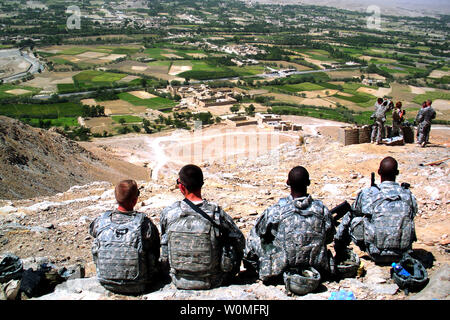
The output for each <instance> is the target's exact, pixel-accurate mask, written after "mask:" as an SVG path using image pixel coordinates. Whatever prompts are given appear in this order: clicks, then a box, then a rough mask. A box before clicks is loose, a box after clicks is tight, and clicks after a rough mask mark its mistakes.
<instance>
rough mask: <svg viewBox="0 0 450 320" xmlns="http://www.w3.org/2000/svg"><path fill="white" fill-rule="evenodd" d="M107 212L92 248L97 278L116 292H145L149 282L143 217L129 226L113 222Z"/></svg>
mask: <svg viewBox="0 0 450 320" xmlns="http://www.w3.org/2000/svg"><path fill="white" fill-rule="evenodd" d="M111 215H112V212H111V211H108V212H105V213H104V214H103V216H102V217H101V218H100V219H99V221H98V233H97V237H96V238H95V240H94V243H93V246H92V255H93V257H94V262H95V265H96V269H97V277H98V279H99V281H100V283H101V284H102V285H104V286H105V287H107V289H109V290H112V291H115V292H123V293H137V292H140V291H143V290H144V288H145V285H146V281H147V267H146V264H145V263H146V261H145V260H146V256H145V254H144V252H143V244H142V224H143V222H144V217H145V216H144V214H142V213H136V215H135V216H134V217H133V219H132V220H130V221H129V222H127V223H120V224H119V223H114V222H112V221H111Z"/></svg>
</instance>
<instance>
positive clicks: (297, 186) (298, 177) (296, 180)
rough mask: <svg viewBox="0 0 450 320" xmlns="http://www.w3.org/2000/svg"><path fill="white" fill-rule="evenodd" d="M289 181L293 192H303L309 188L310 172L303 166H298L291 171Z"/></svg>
mask: <svg viewBox="0 0 450 320" xmlns="http://www.w3.org/2000/svg"><path fill="white" fill-rule="evenodd" d="M288 181H289V186H290V187H291V188H292V189H293V190H296V191H298V190H302V189H304V188H306V187H307V186H309V184H310V181H309V172H308V170H306V169H305V168H304V167H302V166H297V167H295V168H292V170H291V171H289V175H288Z"/></svg>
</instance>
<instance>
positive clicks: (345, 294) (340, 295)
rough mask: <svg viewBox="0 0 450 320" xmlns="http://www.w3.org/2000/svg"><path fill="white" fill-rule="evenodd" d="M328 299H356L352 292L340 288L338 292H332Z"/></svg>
mask: <svg viewBox="0 0 450 320" xmlns="http://www.w3.org/2000/svg"><path fill="white" fill-rule="evenodd" d="M328 300H356V298H355V295H354V294H353V292H351V291H345V290H341V291H339V292H332V293H331V296H330V298H329V299H328Z"/></svg>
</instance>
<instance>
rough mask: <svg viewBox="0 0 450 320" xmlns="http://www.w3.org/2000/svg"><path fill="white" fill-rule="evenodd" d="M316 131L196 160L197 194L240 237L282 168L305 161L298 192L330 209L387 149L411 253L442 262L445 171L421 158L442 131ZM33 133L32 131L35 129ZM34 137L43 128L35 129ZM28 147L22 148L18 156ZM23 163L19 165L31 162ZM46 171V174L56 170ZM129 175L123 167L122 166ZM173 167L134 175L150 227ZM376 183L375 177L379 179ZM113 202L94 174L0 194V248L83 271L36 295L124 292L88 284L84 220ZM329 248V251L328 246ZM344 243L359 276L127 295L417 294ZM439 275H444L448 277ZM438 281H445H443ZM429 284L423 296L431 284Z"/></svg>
mask: <svg viewBox="0 0 450 320" xmlns="http://www.w3.org/2000/svg"><path fill="white" fill-rule="evenodd" d="M18 127H20V126H19V125H18ZM34 130H35V129H33V131H34ZM317 130H318V132H316V131H315V133H314V134H309V135H308V134H306V135H305V140H306V144H305V145H303V146H298V145H296V144H295V143H286V144H283V145H281V146H280V148H279V149H278V150H273V151H272V152H269V153H267V154H264V155H261V156H259V157H257V158H256V159H247V158H240V159H235V160H232V161H228V162H219V161H217V162H207V161H205V162H203V163H201V164H199V165H201V167H202V168H203V170H204V174H205V186H204V193H203V196H204V197H205V198H206V199H209V200H212V201H215V202H218V203H219V204H220V205H221V206H222V207H223V208H224V209H225V211H226V212H227V213H228V214H230V215H231V216H232V217H233V219H234V221H235V222H236V224H237V225H238V227H239V228H240V229H241V230H242V231H243V233H244V235H245V236H247V235H248V233H249V231H250V229H251V228H252V226H253V225H254V223H255V221H256V219H257V217H258V215H259V214H261V213H262V212H263V210H264V209H265V208H267V206H269V205H271V204H273V203H275V202H276V201H277V200H278V199H279V198H280V197H284V196H286V195H287V194H288V192H289V190H288V188H287V186H286V184H285V181H286V177H287V174H288V172H289V170H290V168H292V167H294V166H296V165H303V166H305V167H306V168H307V169H308V170H309V172H310V176H311V180H312V183H311V186H310V188H309V189H308V191H309V192H310V193H311V195H312V196H313V197H314V198H316V199H320V200H322V201H323V202H324V203H325V204H326V205H327V206H328V208H333V207H334V206H336V205H338V204H339V203H341V202H342V201H344V200H348V201H349V202H353V201H354V199H355V197H356V194H357V192H358V191H359V190H360V189H361V188H364V187H366V186H368V185H370V173H371V172H376V170H377V168H378V165H379V162H380V161H381V160H382V159H383V158H384V157H385V156H388V155H390V156H393V157H395V158H396V159H397V160H398V161H399V166H400V167H399V170H400V176H399V179H398V180H399V182H409V183H410V184H411V190H412V192H413V194H414V195H415V196H416V198H417V201H418V204H419V213H418V216H417V217H416V220H415V222H416V231H417V237H418V241H417V242H415V243H414V245H413V249H414V254H415V256H416V257H418V258H420V259H422V260H423V261H424V264H426V266H427V271H428V272H429V275H430V276H433V275H434V274H435V273H437V272H438V271H439V270H440V269H442V268H443V267H445V266H446V265H449V264H450V258H449V250H450V247H449V244H450V238H449V234H450V224H449V213H448V212H449V210H448V205H449V203H450V200H449V197H448V176H449V171H450V169H449V166H448V161H447V162H445V161H442V162H440V163H439V164H436V165H433V166H431V165H426V164H427V163H429V162H432V161H436V160H439V159H445V158H447V157H448V155H449V152H448V143H449V141H450V135H449V132H448V130H447V129H446V128H441V129H438V128H437V127H435V128H434V129H432V134H431V142H432V144H431V145H430V146H429V147H427V148H420V147H417V146H416V145H412V144H410V145H405V146H396V147H388V146H383V145H381V146H378V145H373V144H360V145H350V146H346V147H343V146H342V144H340V143H339V142H337V141H336V139H335V138H333V136H335V132H331V131H330V130H331V128H329V127H327V128H320V127H318V128H317ZM34 132H35V133H36V135H39V132H41V131H40V130H36V131H34ZM42 135H43V136H46V135H45V133H44V132H42ZM54 137H56V136H54V135H53V134H48V139H56V138H54ZM55 141H56V140H55ZM107 142H108V140H102V144H105V145H106V144H107ZM63 143H68V142H67V141H65V142H63ZM15 145H16V146H17V145H18V144H17V143H16V144H15ZM66 147H67V146H64V148H66ZM75 147H76V146H75ZM41 148H42V146H41ZM60 148H63V147H60ZM57 149H58V148H55V149H52V150H57ZM19 150H22V149H19ZM76 150H80V149H76ZM54 152H57V151H54ZM92 152H96V153H95V156H93V155H89V153H85V151H84V152H83V151H80V152H79V153H80V155H79V157H78V158H77V159H80V160H78V161H80V163H86V162H88V163H90V164H93V163H97V164H100V167H99V168H103V167H102V165H103V164H104V163H105V161H106V160H107V159H106V157H107V156H108V157H110V158H111V157H113V156H112V155H113V154H112V153H108V154H105V153H102V152H97V151H96V150H95V148H93V149H92ZM111 152H112V151H111ZM31 154H32V153H25V155H26V156H27V157H30V156H31ZM2 156H4V155H2ZM48 156H50V154H49V155H48ZM61 156H62V155H61ZM74 157H75V155H74ZM95 157H98V158H99V159H100V160H96V159H95ZM51 159H54V157H52V158H51ZM19 160H20V158H19ZM81 160H84V161H85V162H81ZM278 160H279V161H278ZM20 161H21V160H20ZM28 161H30V160H28ZM66 161H68V160H66ZM110 161H111V160H110ZM29 163H30V162H28V166H30V165H31V164H29ZM72 164H73V162H72ZM421 164H425V165H421ZM11 166H13V165H11ZM16 166H17V167H18V168H19V169H20V168H22V167H25V164H20V163H19V164H17V165H16ZM22 170H23V169H22ZM48 170H50V172H52V174H56V172H60V171H55V170H54V169H48ZM71 170H72V171H69V172H74V173H76V172H80V171H82V169H79V168H75V166H74V167H73V168H71ZM76 170H79V171H76ZM129 173H130V174H132V172H131V171H129ZM176 174H177V172H176V171H167V172H165V173H164V174H163V175H161V176H160V178H159V180H158V181H149V180H148V179H143V178H142V179H138V178H136V179H137V180H138V184H139V185H140V186H143V187H144V188H143V189H142V190H141V197H140V201H139V203H138V205H137V207H136V209H138V210H140V211H141V212H144V213H146V215H147V216H148V217H150V218H151V219H152V220H153V221H154V222H155V223H156V225H159V215H160V212H161V210H162V209H163V208H165V207H166V206H168V205H170V204H171V203H173V202H174V201H175V200H181V199H182V196H181V194H180V193H179V191H178V190H177V189H176V188H175V186H174V181H175V179H176ZM58 175H61V173H59V174H58ZM18 180H19V179H18ZM20 180H23V178H21V179H20ZM376 182H377V183H379V177H377V181H376ZM114 207H115V199H114V183H111V182H102V181H101V179H99V181H97V182H91V183H88V184H83V183H82V182H81V183H80V184H79V186H73V187H71V188H70V189H69V190H65V191H64V192H60V193H53V194H52V195H51V196H40V197H33V198H29V199H22V200H13V199H12V198H10V199H9V200H5V201H0V254H1V253H5V252H10V253H13V254H15V255H17V256H19V257H20V258H22V259H24V260H25V261H27V265H28V266H29V265H33V264H34V265H36V263H37V262H38V261H41V262H42V261H47V262H51V263H53V264H54V265H56V266H58V267H62V266H65V267H67V268H69V267H70V266H73V265H75V264H79V265H82V266H83V267H84V268H85V274H84V279H74V280H69V281H67V282H65V283H63V284H62V285H60V286H59V287H57V290H56V291H55V292H54V293H53V294H51V295H48V296H44V297H42V299H125V297H123V296H119V295H112V294H110V293H108V292H106V291H104V290H103V289H102V287H100V286H99V285H98V282H96V280H95V267H94V265H93V262H92V255H91V251H90V248H91V243H92V240H93V239H92V238H91V237H90V236H89V233H88V227H89V224H90V222H91V221H93V220H94V219H95V218H96V217H97V216H98V215H100V214H101V213H102V212H103V211H105V210H108V209H111V208H114ZM330 249H331V250H332V249H333V248H332V246H330ZM353 249H354V251H355V252H356V253H357V254H358V255H359V257H360V258H361V261H362V262H363V264H364V270H365V272H364V273H363V274H362V275H361V276H360V277H358V278H349V279H345V280H341V281H339V282H324V283H323V285H322V286H321V287H319V289H318V291H317V292H314V293H312V294H309V295H306V296H303V297H299V296H290V295H286V293H285V290H284V286H283V285H274V286H265V285H263V284H262V283H261V282H259V281H256V280H255V279H247V278H245V277H240V278H238V279H237V280H236V283H234V284H233V285H231V286H228V287H223V288H219V289H215V290H208V291H201V292H192V291H182V290H176V289H175V288H174V287H173V285H172V284H161V285H160V286H159V287H157V288H155V290H154V291H153V292H149V293H148V294H146V295H144V296H139V297H134V298H132V299H251V300H256V299H268V300H274V299H322V300H324V299H328V298H329V297H330V295H331V293H332V292H336V291H339V290H350V291H352V292H353V293H354V295H355V297H356V299H358V300H376V299H380V300H384V299H388V300H404V299H409V298H414V297H416V296H417V297H420V295H419V294H416V293H412V294H410V295H409V296H407V295H405V294H404V292H403V291H401V290H399V288H398V287H397V285H396V284H395V283H394V282H393V280H391V279H390V274H389V270H390V268H389V267H381V266H376V265H375V264H374V263H373V262H371V261H370V260H369V259H368V258H367V256H366V255H365V254H364V253H363V252H361V251H360V250H359V249H358V248H357V247H353ZM447 270H448V268H447ZM447 274H448V273H447ZM446 277H447V279H448V275H447V276H446ZM446 284H447V285H448V281H447V282H446ZM429 292H431V294H433V292H437V291H433V290H431V291H429ZM446 292H447V293H446V294H444V295H443V296H442V295H439V296H436V295H435V296H432V298H437V299H443V298H448V289H447V291H446ZM127 299H130V298H129V297H128V298H127Z"/></svg>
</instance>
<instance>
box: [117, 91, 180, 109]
mask: <svg viewBox="0 0 450 320" xmlns="http://www.w3.org/2000/svg"><path fill="white" fill-rule="evenodd" d="M118 96H119V98H120V99H121V100H124V101H127V102H129V103H131V104H133V105H135V106H145V107H148V108H151V109H154V110H159V109H165V108H172V107H174V106H176V105H177V103H176V102H175V101H173V100H170V99H166V98H161V97H156V98H150V99H140V98H138V97H136V96H134V95H132V94H130V93H128V92H122V93H119V94H118Z"/></svg>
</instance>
